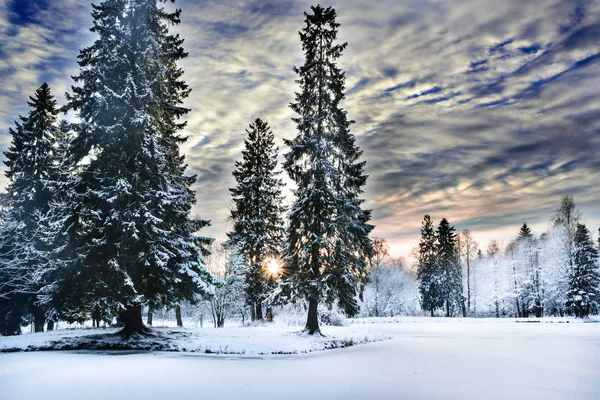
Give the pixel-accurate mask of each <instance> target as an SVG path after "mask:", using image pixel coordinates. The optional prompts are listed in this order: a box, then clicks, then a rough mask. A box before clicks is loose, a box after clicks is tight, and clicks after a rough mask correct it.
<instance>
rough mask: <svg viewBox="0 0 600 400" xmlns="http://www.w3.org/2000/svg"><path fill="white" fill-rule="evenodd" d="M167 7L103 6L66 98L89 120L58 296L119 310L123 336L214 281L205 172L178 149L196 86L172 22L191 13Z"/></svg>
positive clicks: (135, 0) (77, 146)
mask: <svg viewBox="0 0 600 400" xmlns="http://www.w3.org/2000/svg"><path fill="white" fill-rule="evenodd" d="M158 2H162V1H157V0H106V1H104V2H102V3H101V4H100V5H93V13H92V16H93V18H94V27H93V28H92V32H94V33H96V34H97V35H98V39H97V40H96V41H95V43H94V44H92V45H91V46H90V47H88V48H86V49H84V50H82V51H81V53H80V55H79V65H80V67H81V71H80V73H79V75H78V76H76V77H75V81H76V83H78V84H79V86H75V87H73V94H72V95H69V96H68V100H69V104H68V108H69V109H72V110H74V111H76V112H77V113H78V116H79V118H80V120H81V123H79V124H77V125H76V126H75V130H76V134H77V135H76V138H75V139H74V140H73V143H72V146H71V158H72V160H73V162H75V163H79V164H80V167H79V169H80V171H78V177H77V179H76V180H75V181H74V185H73V187H72V191H71V193H70V199H69V201H68V202H70V203H71V204H72V205H73V207H67V208H71V209H72V210H74V213H75V214H76V218H77V220H76V221H71V222H70V224H69V226H68V228H71V229H72V234H71V235H70V238H71V251H72V253H71V254H73V255H74V257H73V259H72V260H71V261H72V262H70V263H69V264H68V266H67V267H65V268H63V270H62V271H60V273H58V274H56V275H55V276H54V277H55V278H56V279H57V280H58V283H56V284H54V285H53V288H54V289H53V290H52V291H51V292H52V293H53V296H54V301H60V302H61V303H62V304H63V305H64V308H65V309H66V310H68V311H70V313H71V314H77V312H79V311H81V310H79V309H78V307H79V306H80V305H82V306H83V307H85V309H86V310H88V311H89V310H93V309H96V308H102V309H104V310H108V311H107V312H110V313H118V315H119V316H120V318H121V320H122V321H123V323H124V328H123V331H122V333H123V334H125V335H130V334H132V333H136V332H142V331H144V329H145V327H144V326H143V322H142V318H141V311H142V306H144V305H146V304H149V305H151V306H152V307H158V306H175V305H176V304H177V302H178V301H179V300H182V299H186V300H190V301H194V300H195V298H196V295H198V294H202V293H206V292H209V291H210V290H211V283H212V279H213V278H212V275H210V274H209V273H208V271H206V269H205V268H204V266H203V258H202V256H203V255H206V254H207V250H206V248H205V245H206V244H207V243H208V242H209V240H208V239H206V238H203V237H200V236H197V235H196V232H197V231H198V230H200V229H201V228H202V227H204V226H206V225H207V224H208V222H207V221H203V220H198V219H192V218H190V211H191V207H192V205H193V203H194V202H195V196H194V192H193V191H192V190H191V189H190V187H191V185H192V184H193V183H194V181H195V176H187V175H185V169H186V165H185V163H184V158H183V156H181V155H180V154H179V149H178V146H179V144H180V143H181V142H182V141H184V140H185V138H183V137H180V136H179V135H178V131H179V130H180V129H181V128H182V127H183V126H184V124H182V123H179V122H178V118H179V117H181V116H182V115H184V114H185V113H187V112H188V110H187V109H185V108H183V107H181V103H182V101H183V99H184V98H185V97H186V96H187V95H188V93H189V88H188V87H187V85H186V84H185V82H183V81H182V80H181V76H182V71H181V69H180V68H178V67H177V61H178V60H180V59H182V58H184V57H185V56H186V55H187V54H186V53H185V52H184V51H183V49H182V47H181V44H182V42H183V40H182V39H180V38H179V37H178V36H177V35H171V34H169V32H168V25H170V24H177V23H179V21H180V13H181V11H180V10H177V11H175V12H173V13H170V12H167V11H166V10H165V9H164V8H161V7H159V6H158V4H157V3H158ZM66 228H67V227H66ZM66 228H65V230H66ZM51 297H52V296H51Z"/></svg>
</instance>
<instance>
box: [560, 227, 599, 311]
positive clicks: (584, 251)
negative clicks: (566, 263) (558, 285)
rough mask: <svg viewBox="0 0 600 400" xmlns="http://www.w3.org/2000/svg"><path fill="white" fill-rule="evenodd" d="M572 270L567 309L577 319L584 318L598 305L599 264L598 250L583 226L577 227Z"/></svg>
mask: <svg viewBox="0 0 600 400" xmlns="http://www.w3.org/2000/svg"><path fill="white" fill-rule="evenodd" d="M572 259H573V270H572V272H571V279H570V282H569V289H568V291H567V304H566V305H567V307H572V308H573V311H574V312H575V316H577V317H581V318H583V317H586V316H588V315H589V314H590V312H591V311H592V309H594V308H595V309H597V308H598V306H599V304H600V264H599V258H598V250H596V248H595V247H594V242H593V241H592V238H591V235H590V232H589V230H588V229H587V227H586V226H585V225H583V224H578V225H577V231H576V232H575V243H574V250H573V254H572Z"/></svg>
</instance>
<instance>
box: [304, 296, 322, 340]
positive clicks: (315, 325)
mask: <svg viewBox="0 0 600 400" xmlns="http://www.w3.org/2000/svg"><path fill="white" fill-rule="evenodd" d="M318 305H319V302H318V300H317V299H308V318H307V319H306V327H305V328H304V330H306V331H308V334H309V335H313V334H315V333H321V331H320V329H319V314H318V312H317V306H318Z"/></svg>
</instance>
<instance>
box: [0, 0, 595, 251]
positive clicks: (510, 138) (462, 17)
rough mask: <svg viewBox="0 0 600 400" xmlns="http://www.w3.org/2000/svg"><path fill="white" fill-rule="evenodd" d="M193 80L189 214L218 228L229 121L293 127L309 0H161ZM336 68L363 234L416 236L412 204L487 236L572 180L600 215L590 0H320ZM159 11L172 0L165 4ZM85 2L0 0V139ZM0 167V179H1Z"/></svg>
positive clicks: (544, 209)
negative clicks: (359, 174) (367, 216)
mask: <svg viewBox="0 0 600 400" xmlns="http://www.w3.org/2000/svg"><path fill="white" fill-rule="evenodd" d="M176 5H177V7H179V8H182V9H183V14H182V24H181V25H180V26H179V27H177V28H176V29H177V31H178V32H180V33H181V35H182V36H183V37H184V38H185V39H186V42H185V48H186V50H187V51H188V52H189V54H190V56H189V58H188V59H186V60H185V61H184V62H183V63H182V66H183V67H184V69H185V72H186V75H185V77H186V81H187V82H188V84H190V85H191V87H192V90H193V91H192V95H191V96H190V98H189V99H188V102H187V106H188V107H190V108H192V110H193V111H192V112H191V113H190V115H189V117H188V121H189V125H188V128H187V130H186V133H187V134H188V135H189V140H188V143H187V144H186V145H185V146H184V148H183V150H184V152H185V154H186V155H187V160H188V162H189V165H190V170H191V171H192V172H193V173H196V174H198V182H197V184H196V186H195V189H196V190H197V197H198V204H197V206H196V208H195V210H194V211H195V212H196V213H198V214H199V215H200V216H201V217H203V218H207V219H211V220H212V226H211V227H210V228H207V229H206V230H205V232H204V234H206V235H211V236H214V237H217V238H224V236H225V232H226V230H227V222H226V218H227V216H228V207H229V205H230V199H229V192H228V190H227V188H228V187H231V186H232V185H233V178H232V177H231V170H232V167H233V163H234V161H235V160H236V159H238V158H239V157H240V151H241V149H242V145H243V142H242V141H243V138H244V135H245V132H244V129H245V128H246V127H247V125H248V124H249V123H250V122H251V121H252V120H253V119H254V118H256V117H262V118H265V119H267V120H268V121H269V122H270V124H271V126H272V128H273V131H274V133H275V136H276V140H277V143H278V144H279V145H280V146H281V151H282V152H285V151H286V149H285V148H284V147H283V138H284V137H285V138H291V137H293V136H294V135H295V131H294V124H293V122H292V121H291V119H290V118H291V117H292V116H293V114H292V112H291V111H290V109H289V107H288V104H289V103H290V102H291V101H293V96H294V91H295V90H297V86H296V84H295V82H294V79H295V76H294V73H293V71H292V67H293V66H294V65H301V64H302V52H301V47H300V41H299V38H298V35H297V31H298V30H299V29H300V28H301V27H302V25H303V14H302V13H303V12H304V11H305V10H308V8H309V7H310V5H311V3H310V2H306V1H295V0H282V1H264V0H257V1H255V0H251V1H242V0H237V1H236V0H224V1H210V0H207V1H199V0H177V2H176ZM323 5H333V6H334V7H335V8H336V10H337V13H338V16H339V22H340V23H341V24H342V25H341V28H340V39H341V40H342V41H347V42H348V43H349V45H348V48H347V50H346V52H345V54H344V56H343V58H342V59H341V60H340V66H341V67H342V68H343V69H344V70H345V71H346V76H347V87H348V96H347V100H346V101H345V103H344V107H345V108H346V109H347V110H348V113H349V116H350V118H351V119H354V120H355V121H356V124H355V125H354V126H353V132H354V134H355V135H356V136H357V138H358V144H359V145H360V146H361V148H362V149H363V150H364V158H365V159H366V160H367V173H368V174H369V175H370V179H369V182H368V184H367V188H366V198H367V206H368V207H370V208H372V209H373V217H374V221H373V222H374V224H375V225H376V226H377V227H376V230H375V232H374V233H375V235H378V236H382V237H385V238H387V239H388V240H389V241H390V243H391V244H392V251H393V254H394V255H407V254H408V253H409V251H410V249H411V248H412V247H413V246H414V245H415V244H416V243H417V241H418V231H419V227H420V223H421V220H422V217H423V214H425V213H429V214H431V215H432V217H433V218H434V219H435V220H436V221H437V220H439V219H441V218H442V217H447V218H448V219H449V220H450V222H451V223H452V224H454V225H455V226H456V227H457V228H458V229H459V230H462V229H466V228H468V229H471V230H472V231H474V232H475V234H476V238H477V239H479V240H480V242H482V244H483V245H484V246H485V245H487V241H488V240H489V239H492V238H496V239H500V240H504V241H505V242H506V241H508V240H510V238H511V237H512V236H514V235H516V233H517V231H518V228H519V226H520V225H521V224H522V223H523V222H525V221H526V222H527V223H528V224H530V225H531V226H532V227H533V228H534V231H535V232H536V233H537V234H541V233H542V232H543V231H544V230H546V229H547V228H548V227H549V226H550V217H551V215H552V214H553V212H554V210H555V209H556V208H557V207H558V204H559V202H560V200H561V198H562V196H564V195H566V194H573V195H574V196H575V201H576V203H577V204H578V207H579V208H580V210H581V212H582V214H583V217H584V221H585V222H586V223H587V224H588V227H589V228H590V229H591V230H592V231H594V232H597V230H598V227H599V226H600V203H599V199H600V90H599V89H600V2H599V1H590V0H587V1H578V0H571V1H562V0H535V1H522V0H504V1H491V0H490V1H488V0H471V1H450V0H438V1H429V0H411V1H402V0H381V1H377V2H368V1H358V0H343V1H341V0H340V1H333V2H331V3H328V4H323ZM169 7H170V5H169ZM90 11H91V6H90V4H89V3H88V2H87V1H85V0H81V1H79V0H52V1H50V0H35V1H33V0H0V56H1V57H0V132H2V134H1V135H0V147H1V148H2V150H3V149H5V148H6V146H7V145H8V143H9V142H10V137H9V136H8V134H7V132H8V127H9V126H11V125H12V124H13V121H14V120H15V119H16V118H17V117H18V115H19V114H25V113H27V111H28V109H27V106H26V100H27V96H29V95H31V94H32V93H33V92H34V90H35V89H36V88H37V87H38V86H39V85H40V84H41V83H42V82H44V81H48V82H49V83H50V85H51V87H52V89H53V92H54V93H55V94H56V95H57V98H58V99H59V102H63V101H64V92H65V91H68V90H70V85H71V84H72V80H71V78H70V76H72V75H74V74H76V73H77V64H76V57H77V54H78V52H79V49H80V48H82V47H83V46H85V45H88V44H90V43H91V42H92V41H93V40H94V36H93V35H92V34H91V33H89V27H91V17H90ZM5 184H6V181H5V180H0V185H1V186H4V185H5Z"/></svg>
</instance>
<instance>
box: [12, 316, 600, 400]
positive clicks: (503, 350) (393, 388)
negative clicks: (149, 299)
mask: <svg viewBox="0 0 600 400" xmlns="http://www.w3.org/2000/svg"><path fill="white" fill-rule="evenodd" d="M566 321H569V323H566ZM354 322H359V321H354ZM360 322H369V323H366V324H358V323H357V324H351V325H349V326H348V327H339V328H337V327H336V328H333V327H323V330H324V332H325V334H327V335H331V336H333V335H336V337H341V336H347V337H349V336H352V335H357V336H363V337H364V336H365V335H367V336H368V335H379V336H389V337H391V339H390V340H384V341H379V342H374V343H369V344H364V345H358V346H353V347H349V348H344V349H336V350H328V351H321V352H313V353H308V354H304V353H303V354H294V355H264V356H260V355H257V354H258V351H257V349H259V348H263V349H266V348H267V347H269V346H270V347H269V348H281V346H282V345H283V344H285V343H288V342H294V343H296V344H294V346H296V347H295V348H296V349H300V348H307V347H311V346H313V345H314V341H315V339H312V338H307V337H305V336H298V335H297V334H296V333H294V329H293V328H291V327H287V328H286V327H283V326H281V325H279V326H278V325H275V326H266V327H252V328H250V327H248V328H224V329H204V331H206V333H205V336H204V340H205V341H206V345H208V341H209V340H214V341H215V342H212V345H213V346H216V345H217V343H228V344H229V346H230V348H232V349H233V348H235V346H240V348H241V347H244V348H245V349H246V355H240V356H233V355H224V354H221V355H214V354H204V353H183V352H180V353H175V352H128V351H62V352H57V351H55V352H25V353H7V354H0V399H2V400H5V399H6V400H8V399H33V398H44V399H61V400H68V399H86V400H94V399H121V398H129V399H138V398H139V399H142V398H143V399H172V398H173V399H178V400H180V399H217V398H218V399H261V400H268V399H502V400H506V399H528V400H529V399H545V400H551V399H584V400H586V399H598V398H600V324H599V323H577V322H580V321H578V320H574V319H551V320H548V321H544V320H540V322H539V323H516V321H515V320H511V319H504V320H491V319H486V320H469V319H460V320H456V319H444V318H434V319H430V318H421V319H419V318H405V319H403V318H397V319H396V320H395V321H390V320H389V319H388V320H387V321H386V323H381V322H378V321H377V320H376V319H369V320H363V321H360ZM561 322H562V323H561ZM200 330H201V329H187V330H186V329H183V330H181V331H183V332H190V331H193V332H195V331H200ZM296 330H297V328H296ZM72 332H73V331H66V332H63V333H64V334H68V335H71V334H74V333H72ZM58 334H59V333H48V334H31V335H23V336H22V337H20V338H19V337H17V338H2V339H0V345H2V346H5V345H6V343H7V342H8V341H19V340H26V338H28V339H27V340H29V341H30V343H31V341H32V340H36V341H37V340H43V339H37V338H36V339H34V337H40V338H42V337H44V336H51V335H58ZM79 334H81V332H79ZM198 335H200V334H198ZM219 337H223V342H218V340H219V339H218V338H219ZM278 338H279V339H278ZM236 341H237V342H236ZM264 342H272V343H271V344H265V343H264ZM304 342H313V344H306V343H304ZM235 343H237V344H235ZM242 343H243V344H242ZM13 345H14V342H13ZM287 345H288V344H286V346H287ZM261 346H264V347H261ZM250 349H254V351H252V352H251V351H249V350H250Z"/></svg>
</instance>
